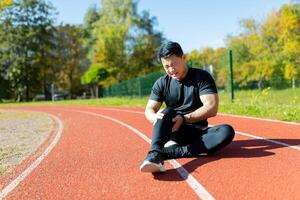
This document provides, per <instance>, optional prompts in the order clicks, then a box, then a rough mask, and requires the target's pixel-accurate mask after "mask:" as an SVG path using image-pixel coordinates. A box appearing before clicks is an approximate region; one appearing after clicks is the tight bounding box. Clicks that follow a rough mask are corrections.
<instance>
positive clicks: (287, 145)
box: [236, 131, 300, 150]
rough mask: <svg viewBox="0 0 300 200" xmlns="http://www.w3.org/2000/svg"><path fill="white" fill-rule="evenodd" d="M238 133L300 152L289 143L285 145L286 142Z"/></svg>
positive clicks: (298, 148) (299, 148)
mask: <svg viewBox="0 0 300 200" xmlns="http://www.w3.org/2000/svg"><path fill="white" fill-rule="evenodd" d="M236 133H238V134H240V135H244V136H247V137H251V138H255V139H259V140H265V141H268V142H271V143H275V144H278V145H282V146H285V147H289V148H293V149H296V150H300V147H298V146H294V145H290V144H287V143H284V142H279V141H276V140H271V139H267V138H262V137H259V136H255V135H250V134H248V133H243V132H240V131H236Z"/></svg>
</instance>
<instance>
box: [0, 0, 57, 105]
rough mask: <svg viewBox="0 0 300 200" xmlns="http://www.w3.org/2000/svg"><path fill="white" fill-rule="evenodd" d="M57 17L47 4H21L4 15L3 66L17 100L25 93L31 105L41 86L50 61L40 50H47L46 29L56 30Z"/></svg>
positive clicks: (1, 15) (30, 1) (32, 1)
mask: <svg viewBox="0 0 300 200" xmlns="http://www.w3.org/2000/svg"><path fill="white" fill-rule="evenodd" d="M54 15H55V14H54V8H53V7H52V6H51V4H48V3H46V2H45V1H43V0H41V1H38V0H24V1H21V0H19V1H16V2H14V4H13V5H12V6H10V7H7V8H6V9H5V10H4V11H2V12H1V13H0V19H1V22H0V24H1V26H0V28H1V30H0V32H1V36H0V37H2V38H1V41H2V42H1V44H0V45H1V47H0V51H1V54H2V55H3V57H1V58H0V65H2V68H3V66H4V67H5V68H6V69H5V74H6V75H5V76H6V77H7V78H8V80H9V82H10V85H11V87H12V90H13V91H14V93H15V97H16V99H17V100H21V98H22V96H23V94H24V93H25V97H26V100H27V101H28V100H29V99H30V97H31V93H32V92H33V91H34V90H38V88H39V86H40V84H37V83H38V77H39V72H40V70H41V68H42V67H43V62H44V60H45V59H47V57H46V55H45V54H43V55H41V54H40V50H42V49H47V47H46V46H47V45H48V44H47V41H46V40H47V39H46V38H48V36H47V33H49V32H47V31H46V29H47V28H49V27H50V28H51V27H52V26H53V22H54V17H53V16H54ZM42 38H43V39H42Z"/></svg>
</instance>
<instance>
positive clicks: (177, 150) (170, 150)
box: [162, 144, 193, 160]
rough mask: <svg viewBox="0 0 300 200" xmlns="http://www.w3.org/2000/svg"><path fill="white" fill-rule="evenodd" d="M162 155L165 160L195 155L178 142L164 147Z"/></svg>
mask: <svg viewBox="0 0 300 200" xmlns="http://www.w3.org/2000/svg"><path fill="white" fill-rule="evenodd" d="M162 155H163V157H164V159H165V160H168V159H175V158H186V157H192V156H193V155H192V154H191V153H190V152H188V151H187V150H186V148H184V147H182V146H180V145H178V144H173V145H171V146H168V147H164V148H163V150H162Z"/></svg>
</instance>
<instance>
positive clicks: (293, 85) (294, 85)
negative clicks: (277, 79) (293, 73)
mask: <svg viewBox="0 0 300 200" xmlns="http://www.w3.org/2000/svg"><path fill="white" fill-rule="evenodd" d="M295 87H296V80H295V78H293V79H292V88H293V89H295Z"/></svg>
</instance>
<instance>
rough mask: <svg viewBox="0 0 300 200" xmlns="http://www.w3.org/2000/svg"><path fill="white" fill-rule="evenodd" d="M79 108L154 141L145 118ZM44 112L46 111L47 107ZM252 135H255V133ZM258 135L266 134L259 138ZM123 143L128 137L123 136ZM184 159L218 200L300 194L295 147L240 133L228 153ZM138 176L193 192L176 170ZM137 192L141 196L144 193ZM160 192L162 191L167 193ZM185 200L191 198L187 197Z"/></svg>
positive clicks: (267, 197)
mask: <svg viewBox="0 0 300 200" xmlns="http://www.w3.org/2000/svg"><path fill="white" fill-rule="evenodd" d="M79 108H80V110H88V111H89V112H91V110H92V111H93V112H97V113H102V114H105V115H109V116H111V117H114V118H117V119H119V120H122V121H124V122H126V123H128V124H130V125H132V126H133V127H135V128H137V129H139V130H140V131H141V132H143V133H146V134H147V135H148V137H149V136H150V135H151V134H150V130H151V126H150V125H149V124H148V123H147V122H146V121H145V119H144V117H143V116H142V115H140V114H137V113H128V112H127V113H124V112H118V111H116V110H115V111H112V110H111V111H109V110H103V108H99V107H98V108H92V107H84V109H83V108H81V107H74V108H73V109H79ZM41 109H42V110H44V108H41ZM47 109H48V108H47ZM118 109H119V108H118ZM126 109H127V108H126ZM135 110H137V111H139V112H140V111H141V109H135ZM73 116H74V115H73ZM87 118H89V117H87ZM98 120H100V121H98V122H97V123H96V124H95V125H94V126H96V127H100V125H102V122H101V121H103V119H98ZM213 120H215V119H213ZM218 120H221V119H218ZM226 120H227V118H226V117H224V119H223V120H221V121H226ZM238 120H239V119H236V120H235V121H234V122H235V123H236V124H235V125H234V128H235V129H236V130H239V125H241V127H242V128H243V126H242V125H243V124H241V123H238ZM247 123H248V124H253V125H256V122H255V120H248V121H247ZM89 126H90V125H89ZM281 126H282V124H281V125H280V124H278V123H277V124H275V125H273V126H270V127H273V129H274V128H275V130H278V129H281ZM270 127H268V130H269V131H270V130H272V129H270ZM295 127H296V126H294V127H291V129H289V130H290V131H289V130H287V131H286V132H285V138H282V139H285V140H284V141H285V142H289V141H290V140H289V138H290V136H293V135H294V134H295V133H294V132H293V130H294V128H295ZM104 128H105V127H103V128H102V126H101V129H104ZM259 128H261V126H259ZM243 131H244V132H246V131H247V130H245V129H243ZM250 131H251V130H250ZM271 132H272V131H271ZM263 133H264V132H263ZM273 133H274V132H273ZM64 134H65V132H64ZM251 134H253V133H252V132H251ZM257 136H261V135H259V134H257ZM278 137H282V136H281V135H276V134H273V135H271V138H273V139H274V138H275V139H276V138H278ZM298 138H299V137H298ZM132 139H133V138H132V137H131V138H130V141H131V140H132ZM122 140H124V139H123V138H122ZM293 142H294V143H295V145H299V141H297V139H293ZM142 143H143V142H142ZM142 143H141V141H140V140H139V141H138V142H137V143H136V145H137V146H139V147H140V146H141V145H143V144H142ZM101 144H102V142H101ZM143 146H144V147H143V148H142V149H140V151H141V153H139V152H136V153H138V154H139V158H138V159H137V160H138V161H137V162H138V164H139V161H140V160H141V158H143V157H144V154H145V152H146V151H147V149H148V145H147V144H145V145H143ZM57 148H58V147H56V149H57ZM107 148H109V147H107ZM93 151H94V149H93ZM127 151H128V150H127V148H126V151H125V152H127ZM49 157H50V156H49ZM101 159H102V158H101ZM179 161H180V163H181V164H182V165H183V166H184V167H185V168H186V169H187V170H188V171H189V172H191V174H192V175H193V176H194V177H196V178H197V179H198V180H201V184H202V185H204V186H205V187H206V188H207V189H208V191H209V192H210V193H211V194H212V195H213V196H214V197H216V199H233V198H234V199H296V198H297V197H299V196H300V194H299V190H300V188H299V184H298V179H299V177H300V176H299V172H298V171H299V170H297V169H299V167H300V166H299V163H300V162H299V161H300V160H299V151H297V150H295V149H291V148H288V147H283V146H280V145H276V144H272V143H270V142H266V141H263V140H257V139H253V138H249V137H245V136H241V135H237V137H236V138H235V141H234V142H233V143H232V144H231V145H230V146H229V147H227V148H225V149H224V150H223V151H222V153H219V154H216V155H215V156H212V157H201V158H196V159H180V160H179ZM134 167H135V168H137V167H138V165H135V166H134ZM37 170H38V169H37ZM132 175H133V176H132V177H131V179H132V178H134V176H135V177H137V176H146V177H147V176H148V177H147V178H146V181H149V180H148V179H151V180H152V181H154V183H153V184H154V186H153V187H156V185H157V184H159V183H161V182H163V183H164V184H162V185H168V186H170V187H172V188H174V187H175V188H176V191H177V192H178V193H179V194H178V195H175V196H176V197H181V198H182V196H181V194H182V193H184V191H186V190H188V191H189V192H190V193H191V190H190V188H184V189H183V190H182V189H180V188H179V187H178V186H177V184H176V186H172V185H170V184H172V183H174V182H177V183H180V182H182V180H180V177H179V176H178V174H177V172H176V171H175V170H173V169H170V170H168V173H166V174H163V175H159V176H155V177H154V179H152V177H149V175H145V174H141V173H139V172H136V171H135V173H134V174H132ZM176 175H177V178H176ZM160 180H161V181H160ZM143 183H146V182H143ZM138 184H139V187H141V186H140V185H143V184H141V183H138ZM32 187H35V186H32ZM147 188H148V187H147ZM151 188H152V187H151ZM278 188H280V189H278ZM148 189H149V188H148ZM162 189H163V187H162ZM34 190H36V188H34ZM146 191H147V190H146ZM162 191H163V190H162ZM14 192H15V191H14ZM123 192H124V191H123ZM136 192H137V196H138V194H139V192H138V191H136ZM158 193H161V191H160V192H158ZM163 193H164V195H163V196H164V197H168V198H169V197H170V196H168V195H167V194H166V193H165V192H163ZM165 195H166V196H165ZM112 197H114V196H112ZM123 197H124V196H123ZM128 197H130V196H128ZM184 197H185V198H186V199H188V197H187V196H186V195H185V194H184ZM125 198H126V197H125ZM141 198H142V197H141ZM175 199H176V198H175Z"/></svg>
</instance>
